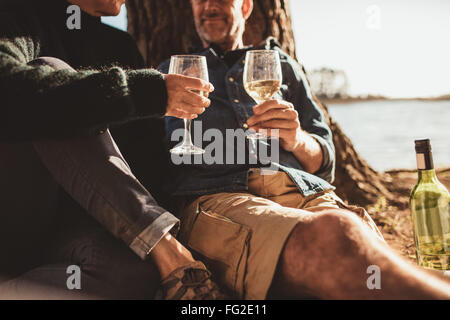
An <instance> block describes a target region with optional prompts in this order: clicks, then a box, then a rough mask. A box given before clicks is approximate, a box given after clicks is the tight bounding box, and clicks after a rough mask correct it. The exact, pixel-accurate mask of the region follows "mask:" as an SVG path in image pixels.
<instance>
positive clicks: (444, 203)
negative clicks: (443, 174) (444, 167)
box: [409, 139, 450, 270]
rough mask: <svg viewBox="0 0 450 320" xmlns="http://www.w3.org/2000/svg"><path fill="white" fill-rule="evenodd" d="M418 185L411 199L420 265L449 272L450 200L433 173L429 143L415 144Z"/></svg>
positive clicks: (419, 141) (425, 141)
mask: <svg viewBox="0 0 450 320" xmlns="http://www.w3.org/2000/svg"><path fill="white" fill-rule="evenodd" d="M415 148H416V159H417V169H418V177H419V179H418V182H417V184H416V185H415V186H414V188H413V189H412V191H411V195H410V198H409V204H410V210H411V218H412V222H413V228H414V240H415V245H416V255H417V262H418V264H419V265H420V266H422V267H424V268H429V269H437V270H450V207H449V206H450V202H449V201H450V196H449V193H448V191H447V189H446V188H445V187H444V185H442V183H440V182H439V180H438V178H437V177H436V171H435V169H434V164H433V157H432V153H431V144H430V140H429V139H425V140H416V141H415Z"/></svg>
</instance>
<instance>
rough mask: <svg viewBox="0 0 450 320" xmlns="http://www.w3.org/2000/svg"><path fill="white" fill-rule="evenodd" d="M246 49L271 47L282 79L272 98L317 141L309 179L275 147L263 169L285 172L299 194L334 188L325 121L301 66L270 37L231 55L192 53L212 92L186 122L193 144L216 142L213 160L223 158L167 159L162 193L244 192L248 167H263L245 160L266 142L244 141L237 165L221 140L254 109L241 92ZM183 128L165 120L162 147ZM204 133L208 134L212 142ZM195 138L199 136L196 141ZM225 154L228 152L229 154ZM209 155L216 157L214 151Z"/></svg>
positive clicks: (226, 142) (206, 145)
mask: <svg viewBox="0 0 450 320" xmlns="http://www.w3.org/2000/svg"><path fill="white" fill-rule="evenodd" d="M250 49H272V50H277V51H278V52H279V54H280V61H281V66H282V72H283V81H282V85H281V89H280V91H278V92H277V93H276V94H275V96H274V98H275V99H282V100H285V101H288V102H291V103H292V104H293V105H294V107H295V109H296V110H297V111H298V114H299V120H300V124H301V127H302V129H303V130H305V131H307V132H308V133H309V134H310V135H311V136H312V137H314V138H315V139H316V140H317V142H318V143H319V144H320V146H321V148H322V152H323V162H322V166H321V168H320V169H319V170H318V171H317V172H316V173H315V174H314V175H313V174H309V173H307V172H306V171H305V170H304V168H303V167H302V165H301V163H300V162H299V161H298V160H297V159H296V157H295V156H294V155H293V154H292V153H291V152H288V151H285V150H283V149H282V148H281V147H280V149H279V157H278V159H276V160H273V159H272V161H271V162H270V164H268V165H270V168H271V169H272V170H282V171H284V172H286V173H287V174H288V175H289V176H290V177H291V178H292V180H293V181H294V182H295V183H296V185H297V186H298V189H299V191H300V192H301V193H302V194H303V195H304V196H310V195H313V194H315V193H318V192H322V191H325V190H330V189H334V187H333V186H332V185H330V183H331V182H333V180H334V169H335V149H334V145H333V141H332V135H331V131H330V129H329V127H328V126H327V124H326V122H325V118H324V116H323V113H322V111H321V110H320V108H319V107H318V106H317V104H316V103H315V102H314V100H313V98H312V94H311V90H310V88H309V85H308V82H307V80H306V77H305V75H304V73H303V69H302V67H301V66H300V65H299V64H298V63H297V62H296V61H295V60H294V59H292V58H291V57H290V56H289V55H287V54H286V53H284V52H283V51H282V50H281V49H280V48H279V46H278V45H277V43H276V41H274V39H271V38H269V39H268V40H267V41H266V43H265V44H264V45H262V46H259V47H254V48H245V49H240V50H236V51H231V52H228V53H227V54H226V55H223V54H221V53H220V52H218V51H219V50H217V49H216V50H214V49H213V48H207V49H204V50H203V51H201V52H199V53H197V54H198V55H202V56H205V57H206V59H207V63H208V71H209V81H210V82H211V83H212V84H213V85H214V88H215V91H214V92H212V93H211V94H210V95H209V98H210V99H211V105H210V107H209V108H207V109H206V111H205V112H204V113H203V114H201V115H200V116H199V117H198V118H197V119H196V120H194V121H193V122H192V136H193V140H194V144H195V145H197V146H199V147H203V148H209V147H210V146H211V145H212V144H213V143H216V146H220V145H223V153H224V155H223V157H218V158H217V159H220V158H223V159H224V160H223V161H216V162H214V163H211V161H205V158H202V156H193V157H191V158H190V160H189V161H190V162H191V164H186V161H185V162H184V164H177V165H175V164H174V163H173V162H175V163H178V162H177V161H178V160H176V161H172V163H171V169H170V174H169V178H168V181H167V187H168V190H169V192H170V193H171V194H172V195H202V194H210V193H217V192H236V191H245V190H247V189H248V188H247V184H248V171H249V169H250V168H252V167H263V166H264V165H263V164H264V163H265V162H264V161H262V160H261V161H258V163H256V164H255V162H254V161H253V162H252V161H251V160H250V159H251V158H252V156H255V154H256V156H255V157H256V158H258V156H257V155H258V154H259V153H258V152H259V151H258V150H259V148H260V147H261V145H265V146H266V147H267V148H268V149H269V151H270V150H271V149H270V143H267V142H264V141H257V140H249V139H244V140H246V143H247V148H246V151H245V153H246V154H247V152H248V154H249V155H248V156H246V157H245V163H242V161H238V158H239V155H238V154H236V153H237V152H236V150H237V146H236V145H235V146H233V143H231V144H230V143H229V142H230V140H227V139H226V135H227V132H226V131H227V129H228V130H230V129H234V130H239V129H241V130H242V131H243V130H246V128H247V125H246V122H247V119H248V118H250V117H251V116H252V115H253V107H254V106H255V105H256V103H255V101H254V100H253V99H252V98H251V97H250V96H249V95H248V94H247V93H246V91H245V89H244V86H243V79H242V76H243V69H244V64H245V53H246V51H247V50H250ZM231 55H233V56H234V57H232V56H231ZM233 62H234V63H233ZM169 64H170V61H165V62H164V63H162V64H161V65H160V66H159V68H158V69H159V70H161V71H162V72H164V73H168V70H169ZM183 127H184V121H183V120H182V119H177V118H173V117H167V118H166V134H167V136H166V142H167V146H168V149H170V148H171V147H173V146H174V145H176V144H178V143H179V141H178V140H177V141H172V139H171V137H172V134H173V133H174V130H177V129H180V128H183ZM178 131H179V130H178ZM208 131H209V133H211V132H212V133H213V135H212V136H214V138H212V137H211V134H209V133H208ZM214 133H217V134H221V135H222V137H223V139H222V141H221V139H216V135H215V134H214ZM196 137H197V138H198V137H201V138H200V139H196ZM210 141H211V142H210ZM272 143H273V140H272ZM267 145H269V146H267ZM216 150H217V149H216ZM207 151H208V149H207ZM209 151H210V150H209ZM230 153H234V154H231V155H230ZM269 153H270V152H269ZM213 154H214V153H213ZM215 155H216V156H217V152H216V153H215ZM227 157H228V158H227ZM229 157H231V158H229ZM269 158H270V155H269ZM183 159H187V158H186V157H184V158H183ZM225 159H234V161H231V162H233V163H232V164H230V162H229V161H228V162H227V161H226V160H225ZM241 160H242V159H241ZM260 162H263V163H260ZM227 163H228V164H227Z"/></svg>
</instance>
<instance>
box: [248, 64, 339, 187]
mask: <svg viewBox="0 0 450 320" xmlns="http://www.w3.org/2000/svg"><path fill="white" fill-rule="evenodd" d="M288 61H289V67H288V68H283V77H285V78H287V79H289V80H288V82H289V88H287V94H286V95H285V98H286V100H287V101H277V100H270V101H267V102H265V103H263V104H260V105H258V106H255V107H254V113H255V115H254V116H253V117H252V118H250V119H249V120H248V122H247V123H248V125H249V126H250V127H251V129H254V130H261V129H263V130H268V132H267V133H268V134H269V135H273V134H272V133H271V129H272V130H273V129H278V131H279V133H278V134H279V138H280V145H281V146H282V147H283V148H284V149H285V150H286V151H290V152H292V153H293V154H294V156H295V157H296V158H297V160H298V161H299V162H300V163H301V165H302V167H303V168H304V169H305V170H306V171H307V172H309V173H313V174H315V175H317V176H319V177H321V178H323V179H325V180H327V181H329V182H332V181H333V180H334V168H335V154H334V145H333V140H332V134H331V130H330V129H329V127H328V126H327V124H326V122H325V117H324V116H323V113H322V111H321V110H320V108H319V107H318V106H317V104H316V103H315V102H314V100H313V98H312V93H311V90H310V88H309V86H308V82H307V80H306V77H305V75H304V73H303V71H302V68H301V67H300V66H299V65H298V63H296V62H295V61H293V60H292V59H290V58H288ZM286 65H287V64H285V66H286Z"/></svg>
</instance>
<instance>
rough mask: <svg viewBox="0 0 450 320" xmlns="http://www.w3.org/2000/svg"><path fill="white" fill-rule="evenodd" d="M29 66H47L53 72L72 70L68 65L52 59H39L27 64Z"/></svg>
mask: <svg viewBox="0 0 450 320" xmlns="http://www.w3.org/2000/svg"><path fill="white" fill-rule="evenodd" d="M28 65H29V66H33V67H39V66H49V67H52V68H53V69H54V70H74V69H73V68H72V67H71V66H70V65H68V64H67V63H66V62H64V61H63V60H61V59H58V58H54V57H40V58H37V59H35V60H33V61H30V62H29V63H28Z"/></svg>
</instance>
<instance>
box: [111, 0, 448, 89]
mask: <svg viewBox="0 0 450 320" xmlns="http://www.w3.org/2000/svg"><path fill="white" fill-rule="evenodd" d="M290 4H291V14H292V22H293V28H294V35H295V40H296V46H297V57H298V59H299V60H300V61H301V62H302V63H303V64H304V65H305V67H306V69H308V70H313V69H316V68H320V67H323V66H326V67H331V68H334V69H341V70H344V71H345V72H346V73H347V76H348V78H349V81H350V94H351V95H361V94H381V95H385V96H389V97H429V96H437V95H442V94H449V93H450V39H449V38H450V36H449V35H450V1H449V0H339V1H337V0H290ZM104 21H105V23H109V24H111V25H113V26H115V27H118V28H120V29H122V30H126V10H125V8H123V10H122V12H121V15H120V16H118V17H114V18H104Z"/></svg>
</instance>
